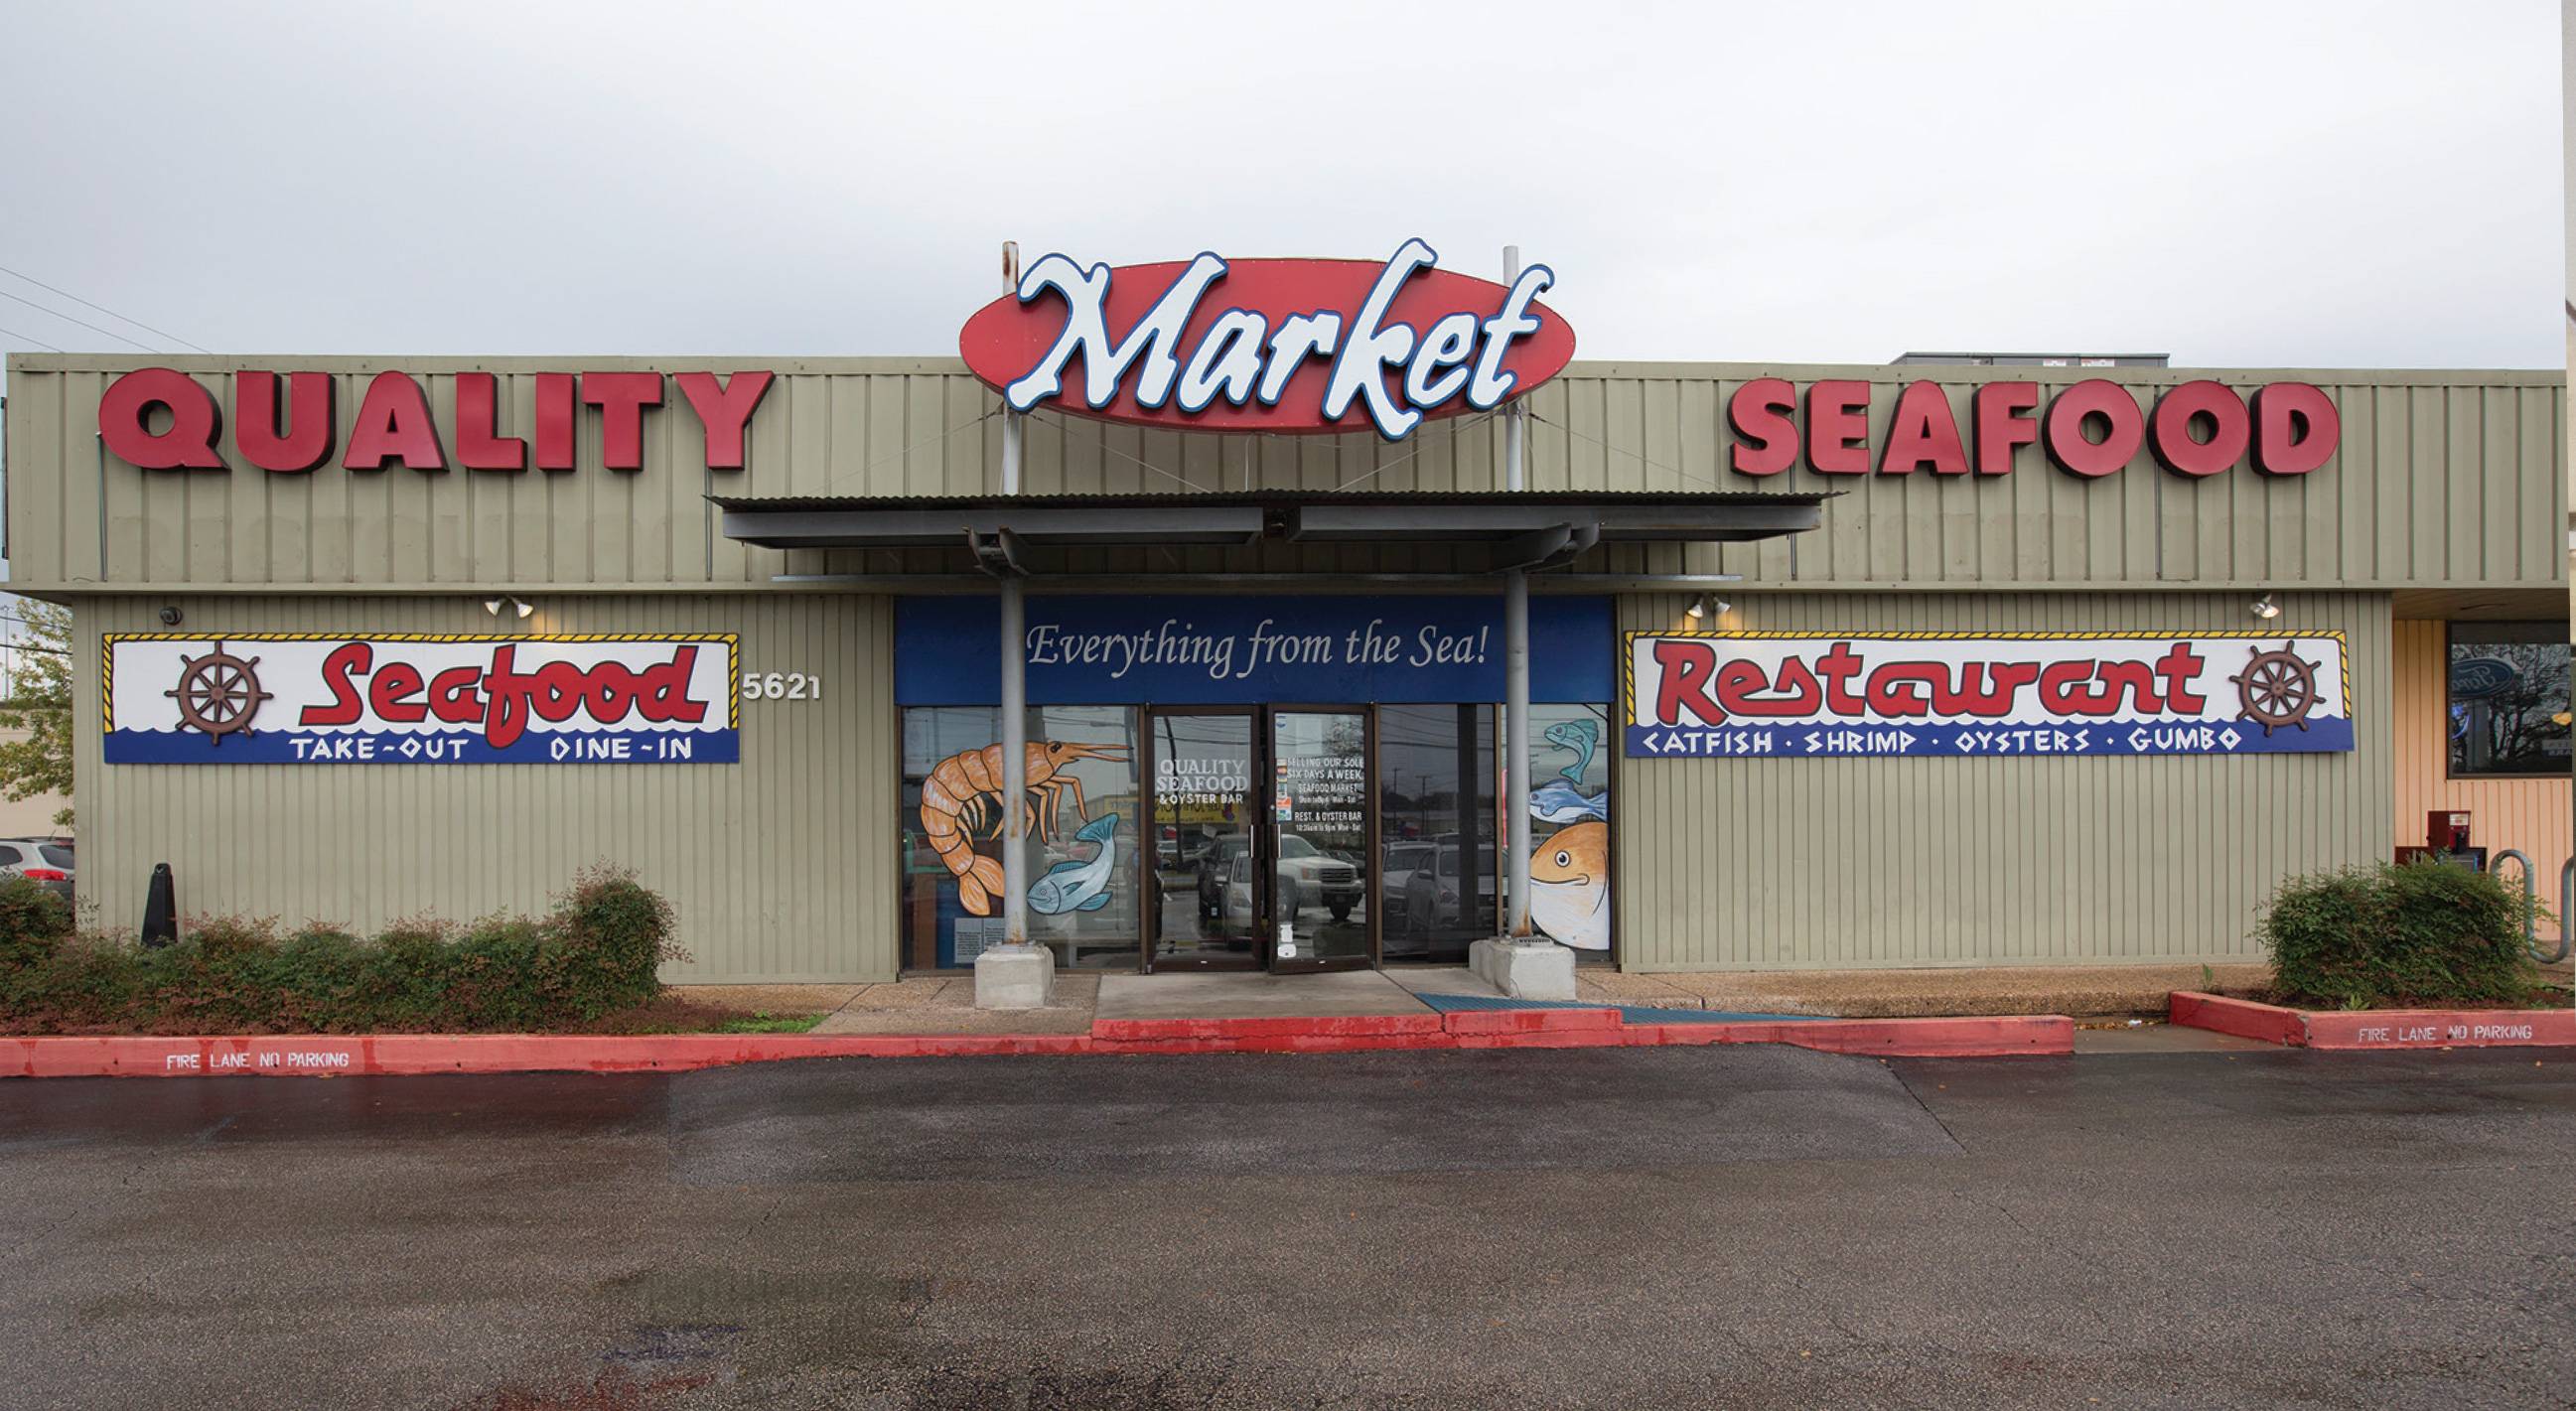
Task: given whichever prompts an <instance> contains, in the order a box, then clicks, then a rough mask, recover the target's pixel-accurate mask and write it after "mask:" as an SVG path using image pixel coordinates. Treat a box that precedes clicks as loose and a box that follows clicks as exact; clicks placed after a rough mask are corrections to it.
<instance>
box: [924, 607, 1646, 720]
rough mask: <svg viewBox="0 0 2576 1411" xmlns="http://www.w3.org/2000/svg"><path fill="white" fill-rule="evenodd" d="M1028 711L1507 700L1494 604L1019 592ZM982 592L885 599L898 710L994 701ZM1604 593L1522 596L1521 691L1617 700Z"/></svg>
mask: <svg viewBox="0 0 2576 1411" xmlns="http://www.w3.org/2000/svg"><path fill="white" fill-rule="evenodd" d="M1027 601H1028V635H1027V639H1026V649H1027V653H1028V656H1027V662H1028V668H1027V669H1028V694H1029V701H1030V703H1031V704H1033V705H1141V704H1149V703H1150V704H1154V705H1259V704H1263V703H1265V702H1273V701H1312V702H1319V703H1320V702H1335V703H1340V702H1354V703H1356V702H1367V701H1382V702H1387V703H1391V704H1421V703H1436V702H1446V701H1499V700H1501V699H1502V698H1503V600H1502V597H1501V596H1500V595H1499V594H1497V595H1494V596H1491V597H1446V596H1444V597H1415V596H1410V595H1395V594H1391V595H1387V596H1381V597H1365V596H1313V597H1252V596H1245V597H1235V596H1216V595H1210V596H1202V597H1176V596H1159V595H1157V596H1115V597H1111V596H1103V597H1053V596H1045V595H1038V594H1032V595H1030V597H1029V598H1028V600H1027ZM1000 632H1001V605H1000V603H999V602H998V601H996V600H995V599H992V598H987V597H938V598H906V599H904V600H902V601H901V602H899V603H897V604H896V605H895V672H894V694H895V701H896V703H897V704H899V705H991V704H995V703H997V702H998V701H999V700H1000V699H1001V691H1002V674H1001V667H1000V664H999V662H998V661H997V660H996V654H995V647H996V645H997V644H996V643H995V641H994V639H995V637H996V636H998V635H999V634H1000ZM1615 650H1616V648H1615V638H1614V636H1613V633H1612V631H1611V613H1610V600H1609V599H1607V598H1558V597H1533V598H1531V599H1530V698H1531V699H1532V700H1536V701H1567V702H1573V701H1608V700H1610V699H1612V691H1613V689H1614V685H1613V682H1614V678H1613V674H1612V669H1611V668H1612V660H1613V656H1614V653H1615Z"/></svg>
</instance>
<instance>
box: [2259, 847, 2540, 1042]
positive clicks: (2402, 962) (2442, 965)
mask: <svg viewBox="0 0 2576 1411" xmlns="http://www.w3.org/2000/svg"><path fill="white" fill-rule="evenodd" d="M2526 900H2527V899H2526V896H2525V894H2524V893H2523V891H2522V890H2521V889H2520V888H2519V887H2518V886H2508V885H2507V884H2506V883H2504V882H2503V881H2502V880H2501V879H2499V878H2498V877H2496V876H2495V874H2493V873H2491V872H2473V871H2471V870H2469V869H2468V868H2465V867H2455V866H2452V865H2450V864H2447V863H2435V862H2418V863H2409V864H2407V865H2405V866H2398V865H2395V864H2391V863H2381V864H2379V865H2378V866H2376V867H2369V868H2354V869H2350V870H2347V871H2342V872H2330V873H2325V874H2321V875H2318V876H2311V877H2301V878H2294V879H2292V880H2291V881H2290V882H2288V883H2286V884H2285V885H2283V887H2282V888H2281V890H2280V892H2279V893H2278V894H2276V895H2275V896H2274V897H2273V898H2272V904H2271V906H2270V907H2269V908H2268V909H2267V910H2266V912H2265V913H2264V917H2263V923H2262V928H2261V932H2260V935H2261V937H2262V941H2263V944H2264V946H2265V948H2266V949H2268V950H2269V951H2271V953H2272V973H2273V982H2274V984H2275V985H2276V986H2277V987H2278V990H2279V992H2280V996H2281V997H2282V998H2283V999H2286V1000H2289V1001H2291V1002H2293V1003H2306V1004H2326V1005H2333V1006H2337V1007H2340V1008H2346V1009H2366V1008H2376V1007H2382V1006H2388V1005H2409V1004H2514V1003H2522V1002H2526V1001H2529V1000H2530V999H2531V998H2532V996H2533V992H2534V990H2535V989H2536V987H2537V985H2538V983H2539V980H2540V973H2539V969H2538V967H2537V966H2536V965H2535V964H2534V963H2533V961H2532V959H2531V956H2530V954H2529V952H2528V951H2526V950H2525V949H2524V947H2523V934H2522V919H2523V915H2524V907H2525V905H2526Z"/></svg>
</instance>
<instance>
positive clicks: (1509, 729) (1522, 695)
mask: <svg viewBox="0 0 2576 1411" xmlns="http://www.w3.org/2000/svg"><path fill="white" fill-rule="evenodd" d="M1503 702H1504V704H1503V734H1504V736H1505V738H1506V739H1508V740H1509V742H1510V748H1511V753H1510V755H1509V757H1508V758H1509V761H1510V762H1509V763H1507V764H1506V765H1504V769H1505V770H1506V771H1507V772H1506V773H1505V774H1504V776H1503V777H1504V779H1505V781H1506V783H1507V784H1508V785H1509V790H1508V797H1509V799H1510V802H1509V804H1508V805H1507V806H1508V807H1509V808H1510V810H1511V819H1512V826H1511V867H1510V871H1509V872H1508V873H1507V874H1506V875H1507V876H1508V877H1510V879H1511V880H1510V882H1509V883H1508V884H1507V885H1506V887H1505V892H1504V894H1505V895H1506V896H1508V897H1509V898H1510V899H1511V922H1510V924H1509V925H1508V926H1506V927H1505V928H1504V932H1503V934H1505V935H1507V936H1509V937H1511V938H1512V939H1513V940H1516V941H1517V940H1521V939H1524V938H1526V937H1527V936H1528V935H1529V933H1530V924H1529V915H1530V731H1529V717H1530V708H1529V706H1530V690H1529V575H1528V574H1526V573H1524V572H1522V571H1521V570H1519V569H1517V568H1515V569H1513V570H1512V571H1511V572H1510V573H1508V574H1505V575H1504V576H1503Z"/></svg>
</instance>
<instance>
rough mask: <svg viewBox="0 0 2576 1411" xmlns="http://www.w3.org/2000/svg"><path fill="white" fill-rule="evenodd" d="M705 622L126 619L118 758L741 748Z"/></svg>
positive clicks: (497, 755) (110, 728)
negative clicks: (401, 627) (264, 629)
mask: <svg viewBox="0 0 2576 1411" xmlns="http://www.w3.org/2000/svg"><path fill="white" fill-rule="evenodd" d="M737 654H738V644H737V642H736V639H735V638H734V637H733V636H732V635H731V634H729V633H710V634H703V635H653V636H626V635H587V636H507V635H492V636H447V635H438V636H431V635H419V634H393V635H383V636H348V637H338V636H320V635H314V634H308V633H237V634H233V635H228V636H207V635H204V634H186V633H134V634H110V635H109V636H107V637H106V638H105V639H104V642H103V656H104V659H105V661H106V663H107V681H106V687H107V688H106V690H104V691H103V692H101V693H100V694H101V696H102V697H103V703H104V710H105V719H104V721H103V722H102V723H103V726H104V730H105V736H104V740H103V759H104V761H105V762H106V763H108V764H732V763H735V762H737V761H738V760H739V759H740V758H741V745H740V739H739V726H740V724H741V721H740V719H739V714H738V712H739V710H740V706H739V704H738V702H739V699H740V697H739V693H738V692H737V690H736V685H735V683H736V682H737V681H738V680H739V679H740V677H739V675H738V672H739V662H738V660H737Z"/></svg>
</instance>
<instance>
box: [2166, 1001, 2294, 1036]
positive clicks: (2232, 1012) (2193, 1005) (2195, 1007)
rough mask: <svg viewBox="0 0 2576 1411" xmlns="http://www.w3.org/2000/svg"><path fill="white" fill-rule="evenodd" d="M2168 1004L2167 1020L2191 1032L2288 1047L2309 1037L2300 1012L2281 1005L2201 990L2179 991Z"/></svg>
mask: <svg viewBox="0 0 2576 1411" xmlns="http://www.w3.org/2000/svg"><path fill="white" fill-rule="evenodd" d="M2165 1003H2166V1009H2165V1017H2166V1019H2167V1021H2168V1022H2170V1023H2174V1024H2179V1025H2181V1026H2183V1027H2184V1028H2187V1029H2208V1030H2210V1031H2212V1032H2214V1033H2220V1034H2234V1035H2235V1036H2236V1037H2238V1038H2240V1039H2256V1040H2260V1041H2261V1042H2263V1043H2267V1044H2281V1045H2283V1046H2285V1047H2288V1046H2295V1045H2297V1044H2300V1043H2303V1042H2305V1041H2306V1038H2307V1034H2306V1031H2305V1029H2304V1028H2303V1027H2302V1026H2301V1025H2300V1023H2299V1012H2298V1011H2297V1010H2295V1009H2283V1008H2282V1007H2280V1006H2279V1005H2277V1004H2257V1003H2255V1002H2254V1001H2252V1000H2250V999H2229V998H2228V997H2226V996H2225V995H2205V994H2202V993H2201V992H2200V991H2198V990H2176V991H2174V992H2173V994H2172V995H2171V996H2170V997H2169V998H2168V999H2167V1000H2166V1002H2165Z"/></svg>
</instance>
